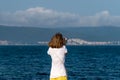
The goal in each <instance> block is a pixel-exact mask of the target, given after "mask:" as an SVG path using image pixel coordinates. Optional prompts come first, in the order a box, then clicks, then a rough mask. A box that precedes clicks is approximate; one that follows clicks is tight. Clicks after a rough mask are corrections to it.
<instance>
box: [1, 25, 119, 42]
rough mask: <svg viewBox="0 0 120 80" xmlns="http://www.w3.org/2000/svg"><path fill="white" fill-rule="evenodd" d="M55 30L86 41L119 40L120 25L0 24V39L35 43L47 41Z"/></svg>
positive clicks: (68, 36) (66, 35)
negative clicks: (18, 25)
mask: <svg viewBox="0 0 120 80" xmlns="http://www.w3.org/2000/svg"><path fill="white" fill-rule="evenodd" d="M56 32H61V33H62V34H63V35H64V36H65V37H67V38H80V39H83V40H86V41H120V27H104V26H102V27H69V28H38V27H15V26H14V27H12V26H2V25H1V26H0V40H7V41H11V42H19V43H36V42H38V41H49V40H50V39H51V37H52V36H53V34H55V33H56Z"/></svg>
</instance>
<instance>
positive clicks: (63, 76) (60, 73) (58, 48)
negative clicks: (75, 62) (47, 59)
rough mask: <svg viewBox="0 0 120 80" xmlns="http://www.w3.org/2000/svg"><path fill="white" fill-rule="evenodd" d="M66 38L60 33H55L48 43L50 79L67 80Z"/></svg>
mask: <svg viewBox="0 0 120 80" xmlns="http://www.w3.org/2000/svg"><path fill="white" fill-rule="evenodd" d="M66 42H67V41H66V40H65V38H64V37H63V36H62V34H61V33H56V34H55V35H54V36H53V37H52V38H51V41H50V42H49V43H48V46H49V49H48V52H47V53H48V54H49V55H50V56H51V59H52V65H51V72H50V80H67V73H66V69H65V65H64V62H65V54H66V53H67V48H66V46H65V45H66Z"/></svg>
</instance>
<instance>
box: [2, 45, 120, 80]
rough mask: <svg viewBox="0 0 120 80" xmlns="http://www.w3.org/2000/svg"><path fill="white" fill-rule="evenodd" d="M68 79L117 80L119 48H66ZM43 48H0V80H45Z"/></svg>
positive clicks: (46, 58) (119, 78) (46, 59)
mask: <svg viewBox="0 0 120 80" xmlns="http://www.w3.org/2000/svg"><path fill="white" fill-rule="evenodd" d="M67 49H68V54H67V55H66V63H65V66H66V69H67V73H68V79H69V80H120V46H67ZM47 50H48V47H47V46H0V80H49V73H50V67H51V58H50V56H49V55H47Z"/></svg>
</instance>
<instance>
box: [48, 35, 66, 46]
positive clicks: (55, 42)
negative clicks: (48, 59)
mask: <svg viewBox="0 0 120 80" xmlns="http://www.w3.org/2000/svg"><path fill="white" fill-rule="evenodd" d="M63 45H66V40H65V38H64V37H63V36H62V34H61V33H56V34H55V35H54V36H53V37H52V38H51V41H50V42H49V43H48V46H49V47H52V48H61V47H62V46H63Z"/></svg>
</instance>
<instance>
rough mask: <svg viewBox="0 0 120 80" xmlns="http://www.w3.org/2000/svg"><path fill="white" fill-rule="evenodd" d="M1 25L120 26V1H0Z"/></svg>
mask: <svg viewBox="0 0 120 80" xmlns="http://www.w3.org/2000/svg"><path fill="white" fill-rule="evenodd" d="M0 25H14V26H37V27H43V26H47V27H55V26H64V27H65V26H66V27H67V26H68V27H69V26H76V27H77V26H120V0H0Z"/></svg>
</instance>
